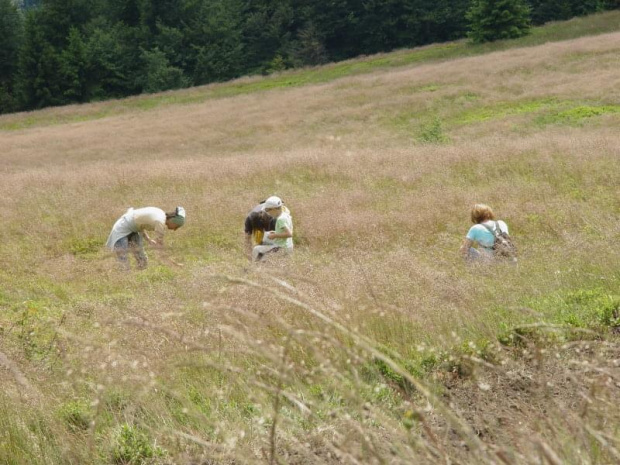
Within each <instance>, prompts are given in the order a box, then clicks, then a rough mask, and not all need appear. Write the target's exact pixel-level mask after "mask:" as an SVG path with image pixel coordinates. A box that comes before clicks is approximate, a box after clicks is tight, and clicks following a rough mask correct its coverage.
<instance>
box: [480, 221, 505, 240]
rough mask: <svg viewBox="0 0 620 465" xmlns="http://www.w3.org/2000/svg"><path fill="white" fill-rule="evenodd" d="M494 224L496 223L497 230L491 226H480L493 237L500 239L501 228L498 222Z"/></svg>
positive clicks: (482, 224)
mask: <svg viewBox="0 0 620 465" xmlns="http://www.w3.org/2000/svg"><path fill="white" fill-rule="evenodd" d="M494 223H495V229H493V228H492V227H491V226H487V225H486V224H484V223H480V225H481V226H484V227H485V228H486V229H487V231H489V232H490V233H491V234H493V237H498V236H499V234H501V232H502V230H501V228H500V227H499V223H498V222H497V221H494Z"/></svg>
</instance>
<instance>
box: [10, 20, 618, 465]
mask: <svg viewBox="0 0 620 465" xmlns="http://www.w3.org/2000/svg"><path fill="white" fill-rule="evenodd" d="M619 18H620V15H619V14H618V13H617V12H615V13H608V14H605V15H596V16H593V17H591V18H586V19H580V20H578V21H576V20H575V21H571V22H568V23H558V24H552V25H550V26H547V27H545V28H541V29H537V30H535V32H534V34H533V35H532V36H530V37H528V38H524V39H521V42H519V41H512V42H505V43H499V44H495V45H493V46H486V48H475V47H473V46H471V45H468V44H465V43H454V44H443V45H437V46H431V47H426V48H422V49H414V50H406V51H397V52H394V54H385V55H381V56H377V57H367V58H364V59H360V60H357V61H351V62H346V63H343V64H334V65H330V66H327V67H324V68H316V69H309V70H303V71H295V72H291V73H285V74H282V75H278V76H270V77H265V78H251V79H250V78H246V79H243V80H239V81H235V82H233V83H227V84H219V85H214V86H207V87H202V88H196V89H189V90H184V91H179V92H171V93H166V94H158V95H153V96H143V97H137V98H133V99H128V100H125V101H116V102H105V103H98V104H92V105H84V106H71V107H65V108H58V109H48V110H44V111H41V112H36V113H28V114H27V113H24V114H17V115H7V116H3V117H0V148H1V150H0V174H1V175H2V182H1V183H0V195H1V198H2V199H4V200H5V203H4V208H3V209H2V213H3V214H2V217H3V221H2V223H3V228H2V230H3V233H2V241H1V242H0V259H1V260H2V264H3V266H2V267H1V268H0V373H1V376H0V383H1V387H2V389H1V390H0V411H1V412H2V414H0V463H9V464H25V463H28V464H50V463H54V464H55V463H58V464H65V463H74V464H83V463H92V464H107V463H116V464H128V463H131V464H134V463H153V464H168V463H191V464H233V463H235V464H238V463H299V464H322V463H334V464H335V463H347V464H349V463H364V464H365V463H382V464H383V463H385V464H387V463H390V464H392V463H402V464H405V463H472V464H473V463H476V464H477V463H508V464H520V463H554V464H555V463H558V464H559V463H593V464H608V463H617V462H618V461H620V453H619V450H620V431H619V428H618V425H620V409H619V408H618V401H619V400H620V395H619V390H618V387H619V386H620V385H619V383H620V362H619V360H620V347H619V346H618V336H617V328H618V327H619V326H620V286H619V283H620V251H619V247H618V243H619V239H620V163H619V162H620V131H619V127H620V72H619V70H620V32H618V31H620V24H619ZM613 31H616V32H613ZM580 36H583V37H580ZM274 194H275V195H279V196H280V197H282V198H283V199H284V201H285V203H286V204H287V205H288V207H289V208H290V210H291V212H292V215H293V220H294V224H295V243H296V251H295V253H294V255H293V256H292V257H291V258H290V259H288V260H273V261H271V262H267V263H264V264H260V265H255V264H251V263H249V262H248V260H247V257H245V256H244V253H243V233H242V227H243V221H244V218H245V215H246V214H247V212H248V211H249V210H250V209H251V208H252V207H253V206H254V205H255V204H256V203H257V202H258V201H259V200H262V199H264V198H266V197H267V196H269V195H274ZM477 202H484V203H488V204H489V205H491V206H492V207H493V208H494V210H495V212H496V213H497V216H498V217H499V218H500V219H503V220H505V221H506V222H507V223H508V225H509V228H510V231H511V234H512V236H513V237H514V240H515V242H516V243H517V245H518V248H519V265H518V266H517V267H512V266H509V265H504V264H499V265H496V266H486V267H473V268H472V267H468V266H466V265H465V264H464V263H463V262H462V260H461V259H460V257H459V255H458V249H459V247H460V245H461V243H462V241H463V239H464V237H465V234H466V232H467V230H468V228H469V227H470V220H469V211H470V208H471V206H472V205H473V204H474V203H477ZM176 205H183V206H184V207H185V208H186V210H187V212H188V218H187V224H186V226H184V227H183V228H181V229H179V230H178V231H176V232H171V231H169V232H168V234H167V236H166V248H167V250H168V252H167V253H168V254H169V256H170V257H173V258H174V260H175V261H178V262H182V263H183V264H184V266H183V267H174V266H172V265H170V264H169V262H168V261H167V260H166V259H165V257H163V256H159V255H158V254H157V253H156V252H155V251H149V257H150V266H149V268H148V269H147V270H145V271H142V272H137V271H135V272H131V273H122V272H120V271H119V270H118V267H117V264H116V262H115V259H114V257H113V256H111V255H110V254H109V253H108V252H107V251H105V250H104V249H103V244H104V243H105V240H106V238H107V235H108V233H109V231H110V229H111V227H112V225H113V223H114V221H115V220H116V219H117V218H118V217H119V216H120V215H122V214H123V213H124V211H125V210H126V209H127V208H128V207H130V206H134V207H141V206H158V207H160V208H163V209H164V210H170V209H172V208H174V207H175V206H176Z"/></svg>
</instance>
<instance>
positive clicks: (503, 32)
mask: <svg viewBox="0 0 620 465" xmlns="http://www.w3.org/2000/svg"><path fill="white" fill-rule="evenodd" d="M529 13H530V10H529V7H528V6H527V4H526V3H525V1H524V0H473V3H472V6H471V8H470V9H469V11H468V12H467V19H468V21H469V32H468V34H467V35H468V37H469V38H470V39H471V40H472V41H473V42H476V43H482V42H492V41H495V40H503V39H514V38H517V37H521V36H524V35H526V34H528V33H529V29H530V16H529Z"/></svg>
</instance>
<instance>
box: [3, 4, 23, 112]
mask: <svg viewBox="0 0 620 465" xmlns="http://www.w3.org/2000/svg"><path fill="white" fill-rule="evenodd" d="M22 26H23V25H22V16H21V13H20V12H19V11H18V9H17V7H16V6H15V4H14V3H13V2H12V0H0V113H7V112H10V111H13V110H15V109H16V104H17V102H16V101H15V95H14V84H15V78H16V73H17V56H18V51H19V47H20V45H21V42H22V30H23V29H22Z"/></svg>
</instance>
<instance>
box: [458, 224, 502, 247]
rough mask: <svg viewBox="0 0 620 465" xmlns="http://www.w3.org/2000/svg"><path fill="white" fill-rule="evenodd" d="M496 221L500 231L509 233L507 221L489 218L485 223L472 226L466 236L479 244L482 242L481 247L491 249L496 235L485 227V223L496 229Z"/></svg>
mask: <svg viewBox="0 0 620 465" xmlns="http://www.w3.org/2000/svg"><path fill="white" fill-rule="evenodd" d="M496 223H497V225H498V226H499V229H500V231H502V232H505V233H506V234H508V225H507V224H506V223H504V222H503V221H501V220H500V221H494V220H489V221H485V222H484V223H480V224H475V225H473V226H472V227H471V228H469V231H468V232H467V236H465V237H466V238H467V239H469V240H470V241H474V242H477V243H478V244H480V246H481V247H483V248H485V249H488V250H491V248H492V247H493V243H494V242H495V236H494V235H493V233H492V232H491V231H489V230H488V229H487V228H485V227H484V226H483V224H485V225H487V226H489V227H490V228H491V229H492V230H493V231H494V230H495V224H496Z"/></svg>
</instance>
